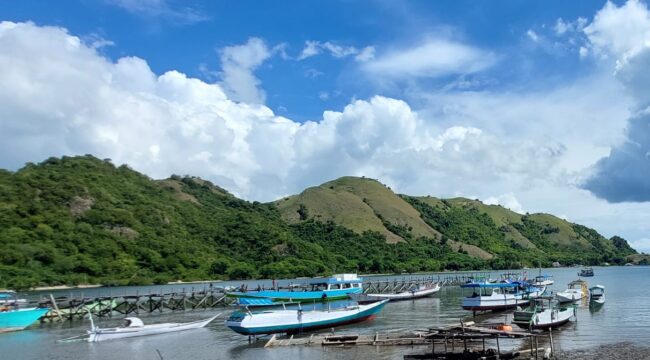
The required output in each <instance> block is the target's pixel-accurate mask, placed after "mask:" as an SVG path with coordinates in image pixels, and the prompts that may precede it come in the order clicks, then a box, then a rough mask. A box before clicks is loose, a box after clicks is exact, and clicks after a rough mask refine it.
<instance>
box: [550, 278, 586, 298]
mask: <svg viewBox="0 0 650 360" xmlns="http://www.w3.org/2000/svg"><path fill="white" fill-rule="evenodd" d="M586 292H587V283H586V282H584V281H582V280H574V281H572V282H570V283H569V287H568V288H567V289H566V290H564V291H559V292H557V293H556V294H555V297H556V298H557V301H559V302H561V303H565V302H574V301H578V300H581V299H582V298H584V297H585V296H586Z"/></svg>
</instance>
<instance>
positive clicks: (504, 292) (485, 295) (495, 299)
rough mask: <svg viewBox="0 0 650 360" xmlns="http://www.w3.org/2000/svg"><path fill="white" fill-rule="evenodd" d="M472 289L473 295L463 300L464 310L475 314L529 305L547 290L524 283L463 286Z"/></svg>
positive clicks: (462, 286)
mask: <svg viewBox="0 0 650 360" xmlns="http://www.w3.org/2000/svg"><path fill="white" fill-rule="evenodd" d="M461 288H471V289H472V290H473V291H474V292H473V293H472V295H470V296H467V297H464V298H463V302H462V304H463V309H465V310H470V311H473V312H477V311H492V310H504V309H513V308H516V307H517V306H521V305H527V304H528V303H529V302H530V300H531V299H534V298H537V297H539V296H541V295H542V294H543V293H544V291H545V290H546V288H544V287H536V286H531V285H530V284H527V283H523V282H513V283H496V284H491V283H487V284H474V283H472V284H463V285H461Z"/></svg>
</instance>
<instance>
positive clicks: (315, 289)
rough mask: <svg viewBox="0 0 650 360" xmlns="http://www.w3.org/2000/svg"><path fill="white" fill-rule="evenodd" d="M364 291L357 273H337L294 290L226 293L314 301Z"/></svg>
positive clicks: (342, 296) (282, 299) (273, 298)
mask: <svg viewBox="0 0 650 360" xmlns="http://www.w3.org/2000/svg"><path fill="white" fill-rule="evenodd" d="M362 292H363V279H361V278H359V277H357V275H356V274H337V275H333V276H332V277H330V278H328V279H322V280H317V281H312V282H311V283H309V284H307V285H306V286H302V287H300V288H297V289H294V290H262V291H245V292H242V291H237V292H229V293H227V294H226V295H227V296H229V297H236V298H266V299H271V300H273V301H293V302H314V301H331V300H341V299H347V298H348V297H349V295H350V294H361V293H362Z"/></svg>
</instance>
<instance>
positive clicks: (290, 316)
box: [226, 300, 388, 335]
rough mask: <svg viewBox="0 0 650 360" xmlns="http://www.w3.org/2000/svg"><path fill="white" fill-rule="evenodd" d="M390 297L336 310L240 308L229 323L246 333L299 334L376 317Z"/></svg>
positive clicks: (229, 319) (243, 333)
mask: <svg viewBox="0 0 650 360" xmlns="http://www.w3.org/2000/svg"><path fill="white" fill-rule="evenodd" d="M387 302H388V300H382V301H378V302H374V303H371V304H367V305H356V306H347V307H344V308H339V309H334V310H324V311H321V310H313V311H306V310H303V309H295V310H276V311H260V312H251V311H236V312H234V313H233V314H232V315H231V316H230V318H228V320H226V326H227V327H229V328H230V329H231V330H233V331H235V332H237V333H239V334H242V335H262V334H274V333H287V334H295V333H301V332H304V331H311V330H317V329H323V328H330V327H333V326H340V325H346V324H352V323H356V322H360V321H364V320H368V319H371V318H373V317H375V316H376V315H377V314H378V313H379V312H380V311H381V309H382V308H383V307H384V305H385V304H386V303H387Z"/></svg>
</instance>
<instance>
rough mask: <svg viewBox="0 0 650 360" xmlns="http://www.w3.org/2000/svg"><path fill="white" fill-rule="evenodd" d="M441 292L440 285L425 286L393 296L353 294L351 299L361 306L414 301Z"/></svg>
mask: <svg viewBox="0 0 650 360" xmlns="http://www.w3.org/2000/svg"><path fill="white" fill-rule="evenodd" d="M438 291H440V285H439V284H437V283H436V284H432V285H423V286H420V287H418V288H416V289H413V290H409V291H402V292H399V293H392V294H351V295H350V297H351V298H352V300H355V301H356V302H358V303H359V304H367V303H371V302H375V301H381V300H389V301H399V300H413V299H418V298H423V297H427V296H431V295H433V294H435V293H437V292H438Z"/></svg>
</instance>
